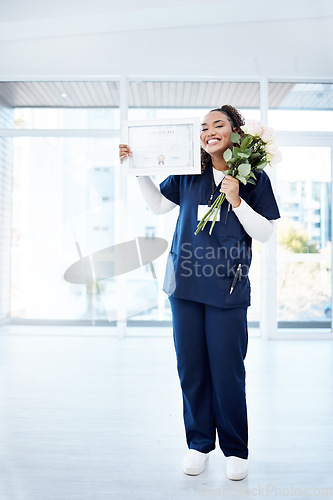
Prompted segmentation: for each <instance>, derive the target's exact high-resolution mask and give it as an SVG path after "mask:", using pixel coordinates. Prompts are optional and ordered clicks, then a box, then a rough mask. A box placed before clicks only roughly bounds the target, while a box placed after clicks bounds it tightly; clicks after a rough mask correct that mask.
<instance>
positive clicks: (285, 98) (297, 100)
mask: <svg viewBox="0 0 333 500" xmlns="http://www.w3.org/2000/svg"><path fill="white" fill-rule="evenodd" d="M269 108H270V109H269V112H268V121H269V124H270V126H271V127H273V128H274V129H276V130H289V131H293V130H294V131H313V132H332V131H333V83H280V82H275V83H270V84H269Z"/></svg>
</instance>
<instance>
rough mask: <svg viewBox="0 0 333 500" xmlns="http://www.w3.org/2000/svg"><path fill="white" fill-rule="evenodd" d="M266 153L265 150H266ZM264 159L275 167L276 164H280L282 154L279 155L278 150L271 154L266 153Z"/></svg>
mask: <svg viewBox="0 0 333 500" xmlns="http://www.w3.org/2000/svg"><path fill="white" fill-rule="evenodd" d="M266 151H267V150H266ZM266 159H267V161H268V162H269V163H270V164H271V165H272V166H273V165H276V164H277V163H280V161H281V160H282V154H281V151H279V150H278V149H276V150H274V151H273V152H271V153H268V152H267V154H266Z"/></svg>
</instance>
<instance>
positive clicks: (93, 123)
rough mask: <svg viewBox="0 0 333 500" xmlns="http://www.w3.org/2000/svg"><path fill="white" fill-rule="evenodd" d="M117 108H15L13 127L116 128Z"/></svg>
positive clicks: (118, 118) (118, 115)
mask: <svg viewBox="0 0 333 500" xmlns="http://www.w3.org/2000/svg"><path fill="white" fill-rule="evenodd" d="M119 127H120V112H119V109H118V108H117V109H112V108H80V109H76V108H15V116H14V126H13V128H15V129H116V128H119Z"/></svg>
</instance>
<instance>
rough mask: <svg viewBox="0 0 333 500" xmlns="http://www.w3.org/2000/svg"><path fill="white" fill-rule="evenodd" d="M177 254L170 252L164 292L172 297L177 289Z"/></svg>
mask: <svg viewBox="0 0 333 500" xmlns="http://www.w3.org/2000/svg"><path fill="white" fill-rule="evenodd" d="M175 258H176V256H175V254H174V253H172V252H169V255H168V259H167V265H166V270H165V276H164V283H163V288H162V290H163V291H164V292H165V293H166V294H167V295H168V296H169V297H170V295H172V294H173V292H174V291H175V289H176V275H175V263H174V261H175Z"/></svg>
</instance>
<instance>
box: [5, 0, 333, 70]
mask: <svg viewBox="0 0 333 500" xmlns="http://www.w3.org/2000/svg"><path fill="white" fill-rule="evenodd" d="M20 1H21V0H13V2H14V4H15V2H16V3H18V4H20ZM52 1H53V0H52ZM36 2H37V0H35V1H33V2H32V3H33V5H35V4H36ZM10 3H12V2H10ZM51 3H52V2H51ZM44 4H45V3H44ZM70 4H71V2H70ZM72 4H73V5H75V6H77V2H76V3H73V0H72ZM83 4H84V5H83V7H84V6H86V3H85V2H83ZM90 4H91V2H90ZM112 4H113V5H112ZM146 4H147V2H146ZM179 4H180V5H179V8H175V7H173V4H171V6H170V7H168V8H165V7H163V8H156V5H157V6H158V3H157V4H156V2H155V3H154V5H155V8H154V9H150V10H149V9H143V10H129V11H126V12H124V11H123V12H117V11H116V7H117V6H116V4H115V2H111V3H110V7H109V9H108V11H107V12H105V13H104V14H102V13H100V12H97V11H98V9H96V13H95V14H94V13H91V14H90V15H88V14H87V10H86V9H84V8H83V11H82V12H84V14H82V12H78V13H77V15H76V16H75V15H73V11H71V10H70V9H69V12H70V14H71V15H70V16H68V13H66V10H65V8H63V9H62V11H61V12H62V15H60V12H58V11H57V12H56V15H57V16H58V17H45V18H44V19H37V18H36V19H31V18H30V19H22V14H21V16H20V15H19V14H18V15H17V19H15V15H14V8H13V7H12V10H11V11H10V12H8V8H7V11H6V12H5V11H4V13H3V16H2V17H1V13H2V9H3V8H2V7H1V6H0V20H2V22H0V79H6V78H9V79H11V78H14V79H16V78H17V79H19V78H23V77H31V78H34V77H35V78H40V77H45V78H46V77H48V76H49V77H54V76H59V77H61V78H64V77H69V78H70V77H74V78H75V77H78V78H79V77H89V76H92V77H96V76H102V75H104V76H107V75H119V74H127V75H152V76H154V75H155V76H158V75H163V76H183V75H184V76H186V75H188V76H203V77H207V76H215V75H216V76H219V77H223V76H226V77H227V76H229V77H233V76H243V77H247V76H252V77H258V76H268V77H288V78H294V77H295V78H297V77H305V78H320V77H326V78H332V77H333V60H332V59H333V58H332V54H331V50H330V49H331V47H332V46H333V29H332V28H333V21H332V19H333V18H332V15H333V2H332V1H331V0H327V1H326V0H317V2H312V0H289V1H288V2H287V1H286V0H280V1H279V2H275V4H276V5H275V4H274V5H272V4H271V2H268V1H267V0H252V2H248V1H246V0H233V1H220V2H219V3H213V2H209V1H208V2H199V3H198V1H193V6H192V7H190V6H189V5H188V4H189V0H179ZM269 4H271V5H270V9H271V10H269V9H267V6H268V5H269ZM48 5H49V3H48ZM160 5H164V3H162V2H160ZM98 6H99V10H101V9H102V7H103V8H104V9H106V8H107V7H106V6H105V5H104V3H103V5H101V0H100V2H99V3H98ZM112 9H113V10H112ZM18 12H19V11H18ZM50 12H52V10H51V11H50ZM224 14H225V15H224ZM44 15H45V16H46V13H45V14H44ZM26 17H27V14H26ZM36 17H37V15H36ZM239 20H241V22H238V21H239ZM126 30H128V31H126ZM48 35H49V36H48Z"/></svg>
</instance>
